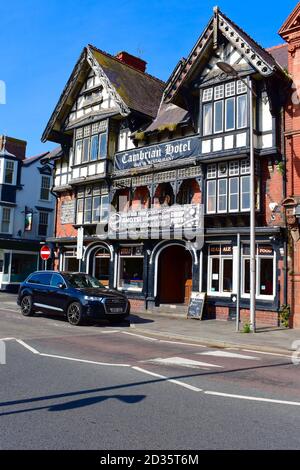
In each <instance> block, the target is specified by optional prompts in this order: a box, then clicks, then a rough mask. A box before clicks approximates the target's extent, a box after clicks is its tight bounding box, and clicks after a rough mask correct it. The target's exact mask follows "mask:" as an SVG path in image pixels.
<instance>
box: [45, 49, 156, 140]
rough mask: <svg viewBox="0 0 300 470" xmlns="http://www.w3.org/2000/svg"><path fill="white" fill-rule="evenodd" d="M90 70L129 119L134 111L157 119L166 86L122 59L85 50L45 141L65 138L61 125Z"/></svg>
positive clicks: (68, 83) (51, 120)
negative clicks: (61, 136) (60, 137)
mask: <svg viewBox="0 0 300 470" xmlns="http://www.w3.org/2000/svg"><path fill="white" fill-rule="evenodd" d="M90 68H92V69H93V70H94V72H95V73H96V75H98V76H99V78H100V80H101V82H102V83H104V84H105V85H106V86H107V87H108V89H109V93H110V94H111V96H112V97H113V98H114V100H115V101H116V103H117V105H118V107H119V109H120V113H121V114H122V115H128V114H129V113H130V111H132V110H134V111H137V112H139V113H141V114H144V115H146V116H148V117H150V118H154V117H155V116H156V114H157V110H158V107H159V104H160V101H161V97H162V94H163V90H164V86H165V83H164V82H163V81H161V80H159V79H158V78H155V77H153V76H152V75H149V74H147V73H145V72H142V71H140V70H138V69H136V68H134V67H132V66H130V65H127V64H125V63H124V62H122V61H121V60H120V59H118V58H116V57H114V56H112V55H110V54H108V53H107V52H104V51H101V50H100V49H97V48H96V47H95V46H92V45H88V46H87V47H85V48H84V49H83V51H82V53H81V55H80V57H79V59H78V61H77V63H76V65H75V67H74V69H73V71H72V73H71V75H70V78H69V80H68V82H67V84H66V85H65V87H64V90H63V92H62V94H61V96H60V98H59V100H58V103H57V105H56V107H55V109H54V111H53V113H52V115H51V117H50V119H49V121H48V123H47V126H46V128H45V130H44V132H43V135H42V141H43V142H45V141H46V140H53V141H55V142H60V140H59V139H58V137H59V135H60V134H63V130H62V128H61V127H62V125H63V123H64V121H65V119H66V117H67V115H68V113H69V112H70V110H71V108H72V106H73V104H74V102H75V99H76V97H77V95H78V93H79V90H80V88H81V87H82V84H83V82H84V80H86V78H87V75H88V73H89V70H90Z"/></svg>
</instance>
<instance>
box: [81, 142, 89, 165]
mask: <svg viewBox="0 0 300 470" xmlns="http://www.w3.org/2000/svg"><path fill="white" fill-rule="evenodd" d="M88 160H89V139H84V140H83V155H82V161H83V162H87V161H88Z"/></svg>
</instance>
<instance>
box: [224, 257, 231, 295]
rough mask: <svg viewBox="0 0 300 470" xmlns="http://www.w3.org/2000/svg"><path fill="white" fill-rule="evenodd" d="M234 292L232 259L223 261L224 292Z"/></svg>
mask: <svg viewBox="0 0 300 470" xmlns="http://www.w3.org/2000/svg"><path fill="white" fill-rule="evenodd" d="M231 291H232V259H224V260H223V292H231Z"/></svg>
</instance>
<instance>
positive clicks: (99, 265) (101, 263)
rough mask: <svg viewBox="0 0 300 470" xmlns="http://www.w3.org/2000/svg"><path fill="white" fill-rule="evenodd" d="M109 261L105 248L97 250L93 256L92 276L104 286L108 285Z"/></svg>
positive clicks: (108, 254)
mask: <svg viewBox="0 0 300 470" xmlns="http://www.w3.org/2000/svg"><path fill="white" fill-rule="evenodd" d="M109 263H110V253H109V251H108V250H107V249H106V248H101V249H100V250H99V251H97V253H96V255H95V258H94V273H93V275H94V277H95V278H97V279H98V280H99V281H100V282H101V283H102V284H103V285H104V286H108V285H109Z"/></svg>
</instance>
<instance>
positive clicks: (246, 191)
mask: <svg viewBox="0 0 300 470" xmlns="http://www.w3.org/2000/svg"><path fill="white" fill-rule="evenodd" d="M249 209H250V176H243V177H242V178H241V210H242V211H245V210H249Z"/></svg>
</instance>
